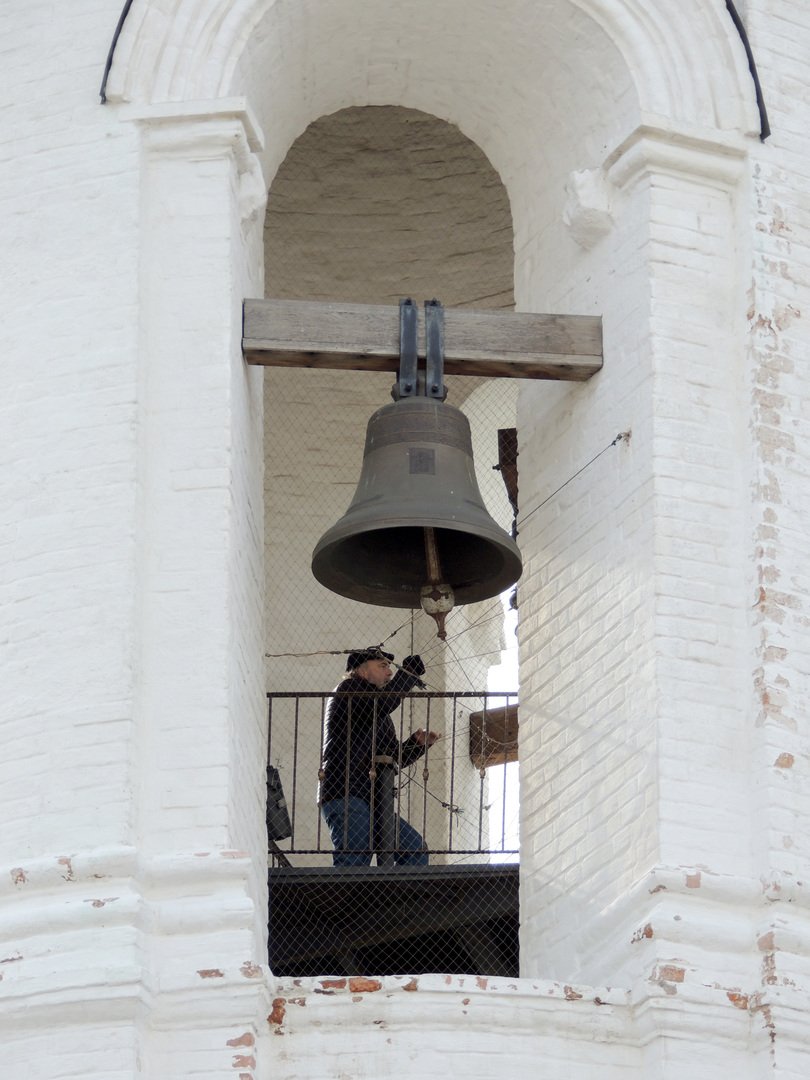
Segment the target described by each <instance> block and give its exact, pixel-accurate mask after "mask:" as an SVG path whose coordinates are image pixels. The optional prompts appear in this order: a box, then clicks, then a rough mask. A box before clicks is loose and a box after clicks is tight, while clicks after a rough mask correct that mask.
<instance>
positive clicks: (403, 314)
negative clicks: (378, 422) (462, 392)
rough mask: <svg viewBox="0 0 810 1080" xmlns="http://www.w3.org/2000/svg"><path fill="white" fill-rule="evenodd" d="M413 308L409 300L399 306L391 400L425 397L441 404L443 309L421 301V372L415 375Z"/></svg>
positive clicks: (443, 392) (443, 394) (416, 355)
mask: <svg viewBox="0 0 810 1080" xmlns="http://www.w3.org/2000/svg"><path fill="white" fill-rule="evenodd" d="M417 330H418V327H417V311H416V304H415V303H414V302H413V300H411V299H410V297H409V298H408V299H406V300H400V302H399V380H398V381H397V382H396V383H395V385H394V388H393V390H392V391H391V396H392V397H393V398H394V400H395V401H398V400H399V399H400V398H404V397H418V396H422V397H428V398H433V399H434V400H437V401H444V399H445V398H446V397H447V387H446V386H445V385H444V308H443V307H442V305H441V303H440V302H439V301H438V300H425V370H424V372H420V371H419V350H418V344H417V337H418V334H417Z"/></svg>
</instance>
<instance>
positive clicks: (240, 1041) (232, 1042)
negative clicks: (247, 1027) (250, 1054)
mask: <svg viewBox="0 0 810 1080" xmlns="http://www.w3.org/2000/svg"><path fill="white" fill-rule="evenodd" d="M255 1042H256V1037H255V1036H254V1035H252V1034H251V1032H249V1031H246V1032H245V1034H244V1035H237V1037H236V1038H235V1039H228V1041H227V1042H226V1043H225V1045H226V1046H253V1045H255Z"/></svg>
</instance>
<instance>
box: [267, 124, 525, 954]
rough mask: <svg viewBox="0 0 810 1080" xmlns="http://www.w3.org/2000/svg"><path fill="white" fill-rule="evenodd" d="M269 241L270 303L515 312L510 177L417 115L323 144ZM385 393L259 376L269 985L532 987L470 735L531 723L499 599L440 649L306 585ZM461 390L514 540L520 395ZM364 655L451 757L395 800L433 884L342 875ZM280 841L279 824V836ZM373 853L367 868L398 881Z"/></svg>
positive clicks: (421, 765) (407, 621)
mask: <svg viewBox="0 0 810 1080" xmlns="http://www.w3.org/2000/svg"><path fill="white" fill-rule="evenodd" d="M265 239H266V243H265V265H266V294H267V296H269V297H274V298H279V299H299V300H300V299H305V300H333V301H348V302H354V303H387V304H395V303H396V302H397V301H398V300H399V299H400V298H401V297H404V296H412V297H414V298H415V299H417V300H418V301H421V300H422V299H426V298H432V297H434V296H435V297H437V298H438V299H440V300H441V301H442V303H443V304H445V306H447V307H470V308H507V309H508V308H510V307H512V306H513V287H512V265H513V241H512V225H511V215H510V210H509V204H508V199H507V196H506V192H505V189H504V188H503V185H502V183H501V181H500V179H499V177H498V176H497V174H496V173H495V172H494V170H493V169H492V167H491V165H490V164H489V162H488V161H487V159H486V158H485V157H484V155H483V154H482V153H481V151H480V150H479V149H478V148H477V147H476V146H475V145H474V144H473V143H471V142H470V141H469V140H468V139H467V138H466V137H465V136H464V135H462V134H461V133H460V132H459V131H458V129H457V128H455V127H453V126H452V125H449V124H447V123H445V122H443V121H440V120H438V119H436V118H435V117H432V116H428V115H426V114H424V113H419V112H415V111H413V110H408V109H402V108H395V107H365V108H352V109H346V110H342V111H341V112H339V113H336V114H333V115H332V116H327V117H323V118H322V119H320V120H318V121H317V122H315V123H314V124H312V125H311V126H310V127H309V128H308V129H307V130H306V131H305V132H304V134H303V135H302V136H301V137H300V138H299V139H298V141H297V142H296V143H295V144H294V145H293V147H292V148H291V150H290V152H289V154H288V155H287V158H286V160H285V161H284V163H283V164H282V166H281V168H280V169H279V171H278V174H277V176H276V178H275V180H274V182H273V185H272V187H271V190H270V196H269V201H268V210H267V218H266V226H265ZM391 384H392V378H391V376H390V375H388V374H380V373H374V372H335V371H327V370H287V369H267V371H266V373H265V515H266V516H265V553H266V594H267V611H266V641H267V653H268V656H267V686H268V691H269V695H270V748H269V764H270V766H271V767H272V769H273V770H276V771H274V772H273V773H272V776H273V779H274V781H275V780H276V779H277V780H278V781H279V782H280V785H281V790H282V791H283V796H284V799H285V801H286V804H287V807H286V808H287V812H288V814H289V817H290V830H289V831H291V832H292V836H290V837H283V838H279V839H278V841H277V843H276V844H274V845H271V846H275V847H277V848H278V850H279V852H280V853H276V855H275V858H274V859H272V860H271V864H272V863H275V864H276V866H275V867H272V865H271V871H270V876H271V881H270V893H271V932H270V962H271V967H272V968H273V970H274V971H276V972H277V973H278V974H295V975H307V974H329V973H336V972H337V973H344V974H386V973H395V972H416V971H441V972H476V973H480V974H517V866H516V865H514V861H512V862H511V863H510V862H509V860H510V859H511V860H514V859H516V857H517V851H516V849H515V848H514V847H513V848H510V849H507V847H506V844H507V836H508V835H509V834H508V832H507V831H505V830H504V828H503V823H502V821H501V816H502V813H503V795H502V794H499V795H498V800H497V805H495V806H493V799H492V797H491V791H490V788H491V787H493V788H494V785H492V784H491V783H490V775H491V772H492V769H491V768H487V766H486V764H482V761H481V757H480V753H477V752H476V751H475V748H474V747H473V746H472V744H471V732H478V737H479V738H481V737H485V738H487V739H489V740H491V738H492V730H491V728H486V729H485V730H483V734H482V729H481V727H480V726H479V727H478V728H476V727H475V724H474V722H473V721H471V717H472V716H473V715H474V714H476V713H479V714H480V713H483V714H484V716H485V717H486V716H487V713H488V708H489V702H490V701H492V702H493V703H495V702H497V706H498V707H500V705H501V704H502V702H503V703H505V705H506V706H513V705H515V704H516V690H517V686H516V685H515V686H512V687H505V686H503V685H500V686H498V688H497V689H498V691H505V693H498V694H496V693H495V692H494V691H493V692H492V693H491V695H490V696H488V691H487V677H488V670H489V668H490V667H493V666H497V665H500V664H501V650H502V649H503V648H504V647H505V645H506V642H505V639H504V613H503V603H502V600H501V598H498V597H495V598H493V599H492V600H491V601H488V602H482V603H480V604H476V605H469V606H467V607H460V608H456V609H455V610H454V611H453V612H452V613H451V616H450V618H449V619H448V627H447V629H448V636H447V641H446V642H442V641H440V640H438V639H437V637H436V625H435V623H433V621H432V620H430V619H429V618H428V617H427V616H426V615H425V614H424V613H423V612H421V611H414V612H410V611H407V610H405V611H403V610H402V609H384V608H377V607H371V606H369V605H366V604H360V603H358V602H355V601H351V600H347V599H345V598H343V597H339V596H337V595H335V594H333V593H331V592H329V591H327V590H326V589H324V588H323V587H322V586H321V585H319V584H318V582H316V581H315V580H314V578H313V577H312V574H311V571H310V558H311V553H312V549H313V547H314V546H315V543H316V542H317V540H318V538H319V537H320V535H321V534H322V533H323V532H324V530H325V529H326V528H328V527H329V526H330V525H332V524H333V523H334V522H335V521H336V520H337V519H338V518H339V517H340V516H341V515H342V514H343V512H344V511H345V509H346V506H347V505H348V502H349V500H350V498H351V496H352V494H353V492H354V488H355V486H356V483H357V480H358V477H359V474H360V467H361V463H362V454H363V443H364V438H365V428H366V423H367V421H368V419H369V417H370V415H371V414H372V413H373V412H374V411H375V410H376V409H377V408H379V407H380V406H382V405H384V404H385V403H386V402H387V401H388V400H390V397H389V394H390V389H391ZM447 384H448V389H449V396H448V402H449V403H450V404H452V405H454V406H456V407H457V408H461V409H462V410H463V411H464V412H465V414H466V415H467V417H468V419H469V420H470V424H471V429H472V436H473V449H474V457H475V461H476V471H477V479H478V483H479V487H480V489H481V492H482V495H483V498H484V501H485V503H486V505H487V508H488V510H489V512H490V514H491V515H492V516H493V517H494V518H495V520H496V521H498V523H499V524H501V525H502V527H504V528H506V529H507V530H509V529H511V527H512V522H513V519H514V509H513V507H512V505H511V504H510V501H509V494H508V491H507V487H506V485H505V483H504V480H505V475H504V470H503V466H504V464H505V463H506V465H507V466H508V467H511V466H512V465H514V461H512V462H505V460H504V457H503V448H502V447H500V448H499V435H498V432H499V430H500V431H504V430H511V429H514V427H515V415H516V396H517V389H516V385H515V383H514V381H513V380H487V379H479V378H462V377H459V376H455V377H453V376H450V377H448V379H447ZM513 453H514V451H513ZM512 634H513V638H512V640H514V632H512ZM369 644H375V645H377V644H382V648H383V649H384V650H385V651H388V652H390V653H393V654H394V655H395V658H396V660H395V663H396V662H399V663H401V662H402V660H403V658H404V657H405V656H407V655H412V654H419V655H420V656H421V657H422V659H423V661H424V663H425V667H426V672H425V674H424V676H423V677H422V681H423V682H424V683H425V688H424V689H423V690H417V691H416V692H412V693H410V694H408V695H407V696H406V697H405V698H404V699H403V701H402V704H401V706H400V707H399V708H398V709H397V710H396V711H395V713H394V714H393V719H394V721H395V726H396V733H397V737H398V740H399V741H405V740H407V739H408V738H409V737H410V733H411V732H413V731H416V730H418V729H420V728H427V729H430V730H435V731H437V732H438V733H439V734H440V736H441V738H440V739H439V741H438V742H437V743H436V744H435V745H434V746H432V747H430V748H429V749H428V751H427V752H426V753H425V754H424V755H422V756H421V757H420V758H419V759H418V761H416V762H414V763H413V765H411V767H410V768H405V767H403V768H402V770H401V772H400V773H399V775H398V777H397V784H396V788H397V794H396V800H397V809H398V814H399V816H401V817H402V818H403V819H404V820H405V821H407V822H408V823H409V824H411V825H412V826H413V827H414V828H415V829H416V830H417V832H418V833H419V834H420V836H421V837H423V839H424V842H425V845H426V846H427V849H428V853H429V854H428V860H429V862H428V865H426V866H421V865H409V866H400V865H398V866H395V867H394V868H393V869H387V868H386V867H385V865H382V866H380V865H371V866H366V865H359V866H354V865H349V866H342V865H338V866H333V865H332V862H333V858H335V853H334V851H333V844H332V838H331V837H330V833H329V830H328V828H327V826H326V823H325V822H324V820H323V818H322V816H321V814H320V813H319V810H318V805H317V787H318V778H319V772H320V773H321V776H322V775H323V772H322V770H323V746H324V738H325V734H326V733H325V726H326V720H325V717H326V711H327V707H328V698H329V692H330V690H332V689H333V688H334V687H335V685H336V684H337V683H338V682H339V680H340V679H341V678H342V677H343V675H344V672H345V671H346V664H347V661H348V652H349V650H356V649H358V648H363V647H365V646H366V645H369ZM493 707H495V706H494V705H493ZM479 749H480V748H479ZM275 791H276V796H275V799H274V797H273V796H272V795H271V800H270V803H271V807H272V806H275V807H278V789H275ZM509 802H510V805H511V803H512V800H511V799H510V800H509ZM273 828H274V826H272V825H271V832H272V829H273ZM285 831H287V830H286V829H285V828H284V827H283V818H282V826H281V828H280V829H279V830H278V832H279V836H280V837H281V834H283V833H284V832H285ZM347 842H348V838H347ZM396 842H397V843H398V844H399V843H401V837H400V838H398V839H397V841H396ZM369 845H372V838H370V839H369ZM372 846H373V845H372ZM370 851H371V847H369V856H368V861H370V862H371V863H372V864H374V863H379V862H384V860H383V859H381V858H380V856H379V854H378V855H377V856H375V857H372V855H371V854H370ZM360 861H361V862H362V861H363V860H360ZM279 864H281V865H279ZM284 864H286V865H284ZM360 897H362V901H361V900H360V899H359V898H360ZM439 912H441V915H439Z"/></svg>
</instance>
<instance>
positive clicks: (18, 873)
mask: <svg viewBox="0 0 810 1080" xmlns="http://www.w3.org/2000/svg"><path fill="white" fill-rule="evenodd" d="M9 873H10V874H11V883H12V885H25V883H26V882H27V881H28V875H27V874H26V872H25V871H24V870H23V868H22V867H21V866H15V867H14V869H13V870H10V871H9Z"/></svg>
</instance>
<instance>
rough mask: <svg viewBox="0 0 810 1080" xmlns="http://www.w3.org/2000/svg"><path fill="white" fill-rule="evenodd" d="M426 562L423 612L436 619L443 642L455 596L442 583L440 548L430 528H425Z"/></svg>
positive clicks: (420, 598)
mask: <svg viewBox="0 0 810 1080" xmlns="http://www.w3.org/2000/svg"><path fill="white" fill-rule="evenodd" d="M424 532H425V560H426V562H427V573H428V580H427V584H426V585H423V586H422V588H421V591H420V594H419V601H420V603H421V605H422V610H423V611H424V612H425V614H426V615H429V616H430V617H431V619H435V621H436V626H437V627H438V631H437V633H436V637H438V638H440V639H441V640H442V641H446V640H447V631H446V630H445V628H444V620H445V619H446V618H447V615H448V613H449V612H450V611H452V610H453V605H454V604H455V600H456V598H455V596H454V595H453V590H452V589H451V587H450V586H449V585H447V584H445V583H444V582H442V568H441V564H440V562H439V548H438V545H437V544H436V531H435V529H432V528H430V527H429V526H426V527H425V530H424Z"/></svg>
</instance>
